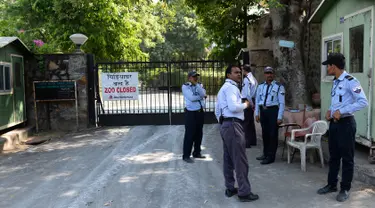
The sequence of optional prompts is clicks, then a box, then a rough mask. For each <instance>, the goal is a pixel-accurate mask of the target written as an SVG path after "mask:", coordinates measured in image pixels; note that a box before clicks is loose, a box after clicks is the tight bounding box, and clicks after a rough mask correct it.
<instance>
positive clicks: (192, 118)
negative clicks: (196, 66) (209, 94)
mask: <svg viewBox="0 0 375 208" xmlns="http://www.w3.org/2000/svg"><path fill="white" fill-rule="evenodd" d="M198 76H199V74H198V73H197V72H196V71H191V72H189V73H188V80H189V82H186V83H185V84H184V85H182V94H183V95H184V98H185V104H186V107H185V137H184V147H183V148H184V150H183V151H184V153H183V156H182V159H183V160H184V161H185V162H187V163H193V162H194V161H193V160H192V159H191V158H190V155H191V150H192V148H193V143H194V152H193V157H194V158H205V156H203V155H201V143H202V137H203V123H204V111H203V108H204V106H205V100H204V99H205V98H206V90H205V89H204V88H203V85H202V84H201V83H199V82H198Z"/></svg>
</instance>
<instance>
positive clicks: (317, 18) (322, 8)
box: [309, 0, 338, 23]
mask: <svg viewBox="0 0 375 208" xmlns="http://www.w3.org/2000/svg"><path fill="white" fill-rule="evenodd" d="M337 1H338V0H323V1H322V2H320V4H319V6H318V8H317V9H316V10H315V12H314V14H313V15H312V16H311V18H310V19H309V23H321V22H322V19H323V17H324V16H325V15H326V14H327V11H328V10H329V9H330V8H331V7H332V5H333V4H334V3H336V2H337Z"/></svg>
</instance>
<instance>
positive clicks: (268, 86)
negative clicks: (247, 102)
mask: <svg viewBox="0 0 375 208" xmlns="http://www.w3.org/2000/svg"><path fill="white" fill-rule="evenodd" d="M270 86H271V85H267V90H266V99H264V104H263V106H264V107H266V102H267V97H268V89H269V88H270Z"/></svg>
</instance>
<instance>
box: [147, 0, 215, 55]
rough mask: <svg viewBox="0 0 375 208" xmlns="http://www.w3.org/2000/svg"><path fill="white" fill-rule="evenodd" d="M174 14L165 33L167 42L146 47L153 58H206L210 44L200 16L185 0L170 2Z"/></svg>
mask: <svg viewBox="0 0 375 208" xmlns="http://www.w3.org/2000/svg"><path fill="white" fill-rule="evenodd" d="M168 4H169V6H170V10H171V11H173V13H174V15H173V18H172V21H170V22H169V25H168V26H167V31H166V32H165V34H164V40H165V42H161V43H158V44H156V47H155V48H150V49H145V51H148V52H149V53H150V59H151V60H182V59H197V58H200V59H204V58H205V57H206V55H207V52H206V50H205V47H206V46H207V45H208V40H207V38H206V30H205V28H204V27H201V26H200V23H199V22H198V17H197V16H196V14H195V12H194V11H192V10H191V9H190V8H189V7H188V6H187V5H186V4H185V0H173V1H169V2H168Z"/></svg>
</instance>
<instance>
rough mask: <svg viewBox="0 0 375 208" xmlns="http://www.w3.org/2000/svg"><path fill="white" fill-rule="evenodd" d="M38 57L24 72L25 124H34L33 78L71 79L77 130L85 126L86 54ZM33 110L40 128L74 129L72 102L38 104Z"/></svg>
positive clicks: (86, 100)
mask: <svg viewBox="0 0 375 208" xmlns="http://www.w3.org/2000/svg"><path fill="white" fill-rule="evenodd" d="M38 59H39V60H37V61H35V63H34V64H33V65H32V66H33V67H31V68H30V69H29V70H28V71H27V75H26V84H27V85H26V86H27V87H26V96H27V114H28V122H29V124H32V125H35V116H34V115H35V114H34V96H33V81H49V80H75V81H76V82H77V90H78V95H77V96H78V98H77V99H78V115H79V129H84V128H87V127H88V125H89V121H88V81H87V72H88V63H87V55H86V54H46V55H42V56H40V57H39V58H38ZM90 61H92V60H90ZM90 66H92V64H91V65H90ZM37 109H38V110H37V111H38V124H39V129H40V130H48V129H51V130H58V131H74V130H75V129H76V108H75V102H74V101H58V102H48V103H45V102H43V103H38V104H37ZM48 111H49V113H48Z"/></svg>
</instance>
